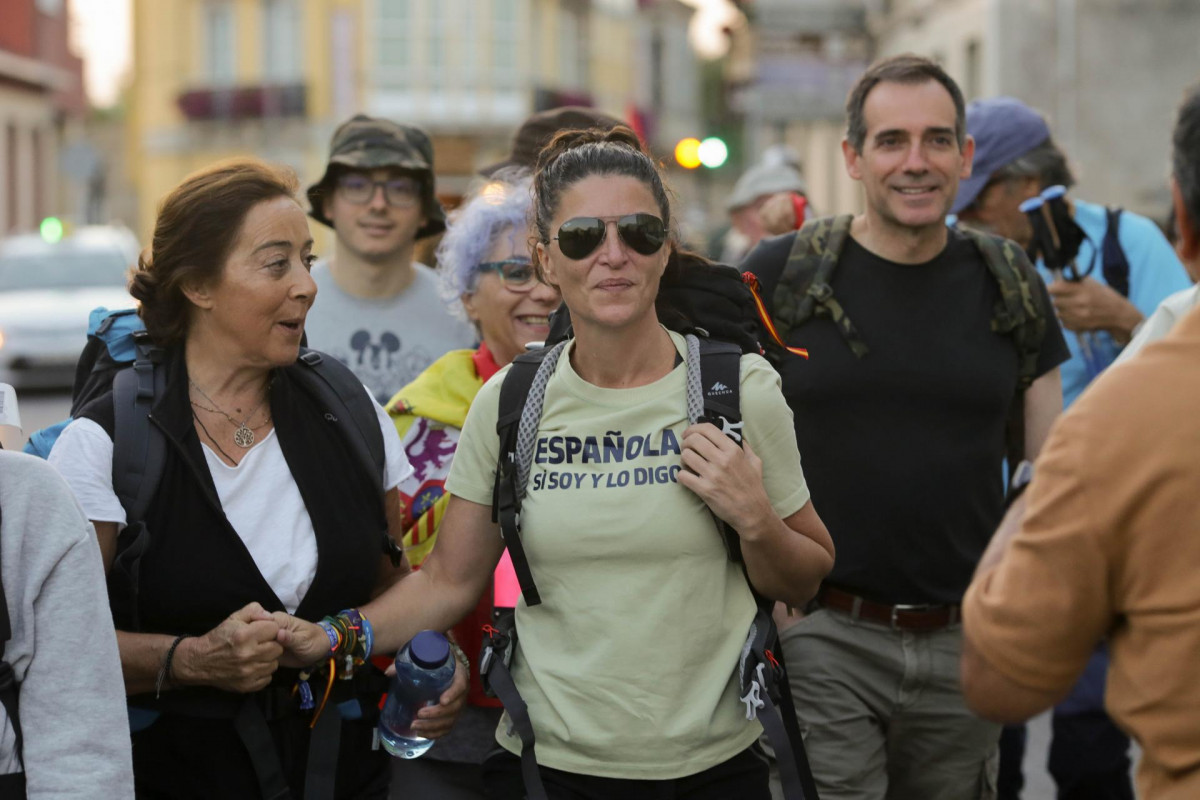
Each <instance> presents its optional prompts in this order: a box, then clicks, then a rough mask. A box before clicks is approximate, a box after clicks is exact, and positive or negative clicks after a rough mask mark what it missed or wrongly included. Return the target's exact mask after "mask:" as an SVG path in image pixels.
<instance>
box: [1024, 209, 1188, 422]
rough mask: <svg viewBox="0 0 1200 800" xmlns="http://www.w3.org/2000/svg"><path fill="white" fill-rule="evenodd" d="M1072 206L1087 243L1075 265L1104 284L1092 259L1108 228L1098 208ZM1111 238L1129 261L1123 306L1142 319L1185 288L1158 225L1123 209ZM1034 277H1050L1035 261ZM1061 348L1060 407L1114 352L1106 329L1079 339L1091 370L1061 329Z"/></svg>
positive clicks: (1185, 277)
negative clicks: (1064, 352)
mask: <svg viewBox="0 0 1200 800" xmlns="http://www.w3.org/2000/svg"><path fill="white" fill-rule="evenodd" d="M1073 203H1074V205H1075V222H1076V223H1078V225H1079V227H1080V228H1082V229H1083V232H1084V233H1085V234H1087V239H1086V240H1085V241H1084V243H1083V244H1082V245H1080V247H1079V255H1077V256H1076V257H1075V264H1076V266H1077V267H1078V268H1079V271H1080V272H1084V271H1085V270H1086V269H1087V268H1088V266H1089V265H1090V264H1092V263H1093V261H1094V262H1095V265H1096V266H1095V268H1094V269H1093V270H1092V272H1091V274H1090V275H1088V277H1089V278H1091V279H1092V280H1094V281H1096V282H1097V283H1102V284H1104V285H1106V286H1107V285H1108V282H1107V281H1105V280H1104V265H1103V264H1102V263H1101V259H1100V257H1099V256H1098V255H1097V251H1098V249H1100V248H1102V247H1103V243H1104V234H1105V232H1106V231H1107V230H1108V218H1107V215H1106V213H1105V208H1104V206H1098V205H1096V204H1094V203H1085V202H1083V201H1082V200H1073ZM1117 240H1118V241H1119V242H1120V243H1121V249H1122V250H1124V251H1125V260H1126V261H1128V262H1129V302H1131V303H1133V305H1134V306H1136V307H1137V310H1138V311H1140V312H1142V316H1144V317H1148V316H1150V315H1151V314H1152V313H1154V310H1155V309H1156V308H1158V304H1159V303H1161V302H1162V301H1163V300H1164V299H1165V298H1166V297H1167V296H1168V295H1170V294H1174V293H1175V292H1178V291H1180V290H1182V289H1186V288H1187V287H1188V286H1190V285H1191V280H1190V279H1189V278H1188V275H1187V272H1186V271H1185V270H1184V268H1183V264H1181V263H1180V262H1179V258H1178V257H1176V255H1175V251H1174V250H1173V249H1172V248H1171V245H1170V243H1169V242H1167V239H1166V237H1165V236H1163V235H1162V232H1161V231H1160V230H1159V229H1158V226H1157V225H1155V224H1154V223H1153V222H1151V221H1150V220H1149V219H1147V218H1146V217H1143V216H1140V215H1138V214H1133V213H1130V212H1129V211H1123V212H1121V219H1120V221H1119V227H1118V230H1117ZM1037 267H1038V274H1040V275H1041V276H1042V280H1043V281H1045V282H1046V284H1047V285H1049V284H1050V283H1051V282H1052V281H1053V280H1054V276H1052V275H1051V274H1050V271H1049V270H1048V269H1046V267H1045V266H1044V265H1043V264H1042V262H1041V261H1040V260H1039V261H1038V265H1037ZM1063 336H1064V338H1065V339H1066V340H1067V347H1068V348H1069V349H1070V351H1071V358H1070V360H1068V361H1066V362H1065V363H1064V364H1063V365H1062V367H1061V370H1062V390H1063V408H1067V407H1069V406H1070V405H1071V403H1073V402H1075V398H1076V397H1078V396H1079V394H1080V392H1082V391H1083V390H1084V389H1085V388H1087V385H1088V384H1089V383H1090V382H1091V381H1092V380H1093V379H1094V378H1095V374H1096V373H1098V372H1100V371H1101V370H1103V369H1105V368H1106V367H1108V365H1109V364H1111V363H1112V362H1113V360H1114V359H1116V357H1117V354H1118V353H1120V351H1121V347H1120V346H1118V345H1117V344H1116V343H1115V342H1114V341H1113V340H1112V336H1110V335H1109V333H1108V331H1089V332H1087V333H1086V334H1084V335H1083V338H1085V339H1086V341H1088V342H1089V343H1090V345H1091V350H1092V366H1091V367H1089V365H1088V363H1087V361H1086V360H1085V359H1084V356H1083V353H1082V352H1081V348H1080V338H1081V337H1080V336H1076V335H1075V333H1074V332H1072V331H1068V330H1065V329H1064V330H1063Z"/></svg>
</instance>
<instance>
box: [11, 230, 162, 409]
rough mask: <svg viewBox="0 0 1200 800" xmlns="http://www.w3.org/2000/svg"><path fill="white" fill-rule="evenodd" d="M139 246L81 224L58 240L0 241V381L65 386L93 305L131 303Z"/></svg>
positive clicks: (120, 234)
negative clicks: (131, 275) (132, 275)
mask: <svg viewBox="0 0 1200 800" xmlns="http://www.w3.org/2000/svg"><path fill="white" fill-rule="evenodd" d="M137 257H138V244H137V239H136V238H135V237H134V235H133V234H132V233H131V232H129V231H128V230H125V229H123V228H112V227H100V226H95V227H84V228H80V229H79V230H78V231H77V232H76V233H74V234H72V235H71V236H68V237H66V238H64V239H62V240H61V241H59V242H55V243H49V242H46V241H43V240H42V238H41V237H40V236H37V235H32V234H30V235H20V236H11V237H9V238H7V239H3V240H0V383H9V384H12V385H13V386H15V387H18V388H70V387H71V385H72V382H73V380H74V377H75V363H76V361H77V360H78V359H79V354H80V353H81V352H82V351H83V346H84V344H86V342H87V326H88V314H89V313H90V312H91V311H92V309H94V308H96V307H97V306H104V307H106V308H109V309H119V308H131V307H133V306H134V305H135V301H134V299H133V298H132V297H131V296H130V295H129V292H128V291H127V290H126V282H127V279H128V275H129V270H130V268H131V267H133V266H134V264H135V263H136V262H137Z"/></svg>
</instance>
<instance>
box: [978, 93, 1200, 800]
mask: <svg viewBox="0 0 1200 800" xmlns="http://www.w3.org/2000/svg"><path fill="white" fill-rule="evenodd" d="M1174 151H1175V154H1174V174H1173V176H1172V195H1173V199H1174V206H1175V219H1176V222H1177V224H1178V227H1179V235H1180V250H1181V252H1182V253H1183V255H1184V257H1185V258H1189V257H1192V256H1194V255H1195V254H1197V253H1200V87H1197V88H1196V89H1194V90H1192V91H1191V92H1190V93H1189V95H1188V97H1187V99H1186V100H1185V101H1184V103H1183V105H1182V107H1181V109H1180V112H1179V119H1178V122H1177V124H1176V127H1175V135H1174ZM1197 363H1200V311H1197V310H1195V309H1193V310H1192V311H1190V312H1189V313H1188V314H1187V316H1185V317H1184V318H1183V319H1182V320H1181V321H1180V322H1179V323H1178V325H1177V326H1176V328H1175V330H1173V331H1172V333H1171V334H1170V335H1168V336H1167V337H1166V338H1164V339H1162V340H1161V341H1159V342H1156V343H1154V344H1152V345H1150V346H1148V347H1147V348H1146V349H1145V350H1144V351H1143V352H1142V353H1141V354H1140V355H1139V356H1138V357H1137V358H1135V359H1132V360H1130V361H1128V362H1126V363H1123V364H1119V365H1117V366H1116V367H1115V368H1113V369H1111V370H1109V371H1108V372H1106V373H1105V374H1104V376H1103V377H1102V378H1101V379H1100V380H1098V381H1096V382H1095V384H1094V385H1093V386H1092V387H1090V388H1089V390H1088V391H1087V392H1086V393H1085V394H1084V395H1083V396H1082V397H1081V398H1080V399H1079V401H1078V402H1077V403H1076V404H1075V405H1074V406H1073V407H1072V408H1071V410H1070V411H1069V412H1067V413H1066V414H1065V415H1064V416H1063V417H1061V418H1060V419H1059V421H1058V423H1057V424H1056V425H1055V427H1054V429H1053V430H1052V431H1051V434H1050V438H1049V440H1048V442H1047V443H1046V445H1045V447H1044V448H1043V449H1042V452H1041V455H1040V456H1039V458H1038V461H1037V464H1036V474H1035V475H1034V477H1033V479H1032V481H1031V482H1030V483H1029V490H1028V492H1027V493H1026V494H1024V495H1021V496H1019V497H1017V499H1016V500H1015V502H1013V504H1012V507H1011V508H1010V510H1009V512H1008V514H1007V516H1006V517H1005V519H1004V521H1003V522H1002V523H1001V526H1000V529H999V530H998V531H997V533H996V535H995V537H994V538H993V540H992V543H991V545H990V546H989V548H988V551H987V553H985V555H984V558H983V560H982V561H981V562H980V565H979V568H978V570H977V571H976V574H975V578H974V580H973V581H972V583H971V587H970V588H969V589H968V591H967V594H966V597H965V599H964V601H963V623H964V630H965V634H966V635H965V643H964V648H963V656H962V683H963V691H964V693H965V695H966V698H967V702H968V704H969V705H970V706H971V708H972V709H973V710H974V711H975V712H976V713H978V714H980V715H982V716H984V717H987V718H990V719H994V720H998V721H1004V722H1016V721H1020V720H1024V719H1026V718H1028V717H1031V716H1033V715H1034V714H1037V713H1038V712H1040V711H1042V710H1044V709H1046V708H1049V707H1050V706H1051V705H1053V704H1054V703H1055V702H1056V701H1057V700H1058V699H1060V698H1061V697H1062V696H1063V695H1064V694H1066V692H1067V691H1068V690H1069V689H1070V687H1071V686H1072V684H1073V683H1074V682H1075V680H1076V678H1078V676H1079V674H1080V672H1082V670H1083V668H1084V666H1085V665H1086V663H1087V660H1088V657H1089V655H1090V654H1091V652H1092V650H1093V648H1094V647H1095V645H1096V644H1097V642H1099V641H1101V640H1105V639H1107V641H1108V646H1109V650H1110V652H1111V657H1112V662H1111V666H1110V669H1109V675H1108V691H1107V694H1106V697H1105V705H1106V707H1107V710H1108V712H1109V714H1110V715H1111V716H1112V718H1113V720H1114V721H1116V723H1117V724H1118V725H1120V726H1121V727H1122V728H1123V729H1125V730H1126V731H1128V732H1129V734H1130V735H1131V736H1133V737H1134V738H1135V739H1136V740H1137V741H1138V742H1139V744H1140V745H1141V746H1142V749H1143V757H1142V763H1141V767H1140V769H1139V772H1138V785H1139V790H1140V791H1139V793H1140V796H1141V797H1142V798H1143V800H1183V798H1195V797H1200V725H1197V719H1200V684H1197V682H1196V680H1195V671H1196V667H1195V665H1196V663H1197V661H1198V660H1200V581H1197V580H1196V575H1197V571H1198V570H1200V536H1198V535H1197V532H1200V503H1198V502H1197V500H1196V493H1195V492H1196V486H1197V485H1200V458H1197V452H1198V450H1200V415H1198V414H1197V413H1196V408H1197V406H1196V399H1197V397H1200V370H1197V369H1196V364H1197ZM1020 489H1021V487H1020V486H1018V485H1017V483H1016V482H1014V491H1015V492H1019V491H1020Z"/></svg>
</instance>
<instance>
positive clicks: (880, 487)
mask: <svg viewBox="0 0 1200 800" xmlns="http://www.w3.org/2000/svg"><path fill="white" fill-rule="evenodd" d="M847 116H848V130H847V138H846V140H845V141H844V142H843V143H842V148H843V152H844V155H845V160H846V169H847V171H848V172H849V174H850V176H851V177H852V178H854V179H855V180H858V181H859V182H860V183H862V185H863V191H864V194H865V197H866V211H865V212H864V213H863V214H862V215H860V216H858V217H856V218H854V220H853V222H852V223H851V224H850V229H849V236H847V237H846V241H845V245H844V247H843V248H842V251H841V254H840V258H839V260H838V263H837V267H836V268H835V269H834V271H833V274H832V278H831V280H830V285H831V287H832V290H833V295H834V296H835V297H836V298H837V301H838V303H839V304H840V308H841V309H842V310H844V312H845V314H846V316H848V317H852V318H853V323H854V327H855V328H856V329H857V335H858V339H860V340H861V341H862V342H864V343H866V344H867V345H868V347H869V352H868V353H866V355H864V356H862V357H859V356H856V355H855V354H854V353H853V352H852V351H851V348H850V347H849V346H848V344H847V340H846V339H845V338H844V336H845V331H844V330H842V329H839V327H838V326H837V325H835V324H834V322H833V321H832V320H831V319H830V318H822V317H817V318H814V319H813V320H812V321H810V322H808V323H807V324H804V325H801V326H799V327H798V328H796V329H794V330H792V331H791V332H790V333H789V335H788V340H787V342H786V343H787V344H789V345H794V344H802V345H803V346H804V347H806V348H808V350H809V351H810V353H811V354H812V357H811V360H809V361H801V360H799V359H793V360H791V361H784V362H783V365H782V367H781V369H780V372H781V375H782V380H783V389H784V393H785V395H786V396H787V399H788V403H789V404H790V406H791V407H792V410H793V411H794V413H795V425H796V436H797V440H798V443H799V446H800V452H801V455H802V457H803V458H804V466H805V474H806V475H807V476H808V479H809V485H810V486H811V488H812V493H813V499H814V502H815V503H817V504H818V505H819V506H820V508H821V514H822V518H823V519H825V521H826V524H827V525H828V527H829V530H830V533H831V534H832V535H833V537H834V542H835V544H836V546H837V561H836V564H835V566H834V570H833V572H832V573H831V574H830V576H829V578H828V580H827V581H826V583H825V584H824V585H823V587H822V590H821V593H820V594H819V595H818V598H817V601H816V605H817V606H818V607H819V610H815V611H813V612H812V613H810V614H808V615H807V616H806V617H805V618H804V619H803V620H801V621H800V622H798V623H796V624H794V625H793V626H791V627H789V628H788V629H787V630H786V631H785V632H784V633H783V646H784V651H785V653H786V656H787V660H788V664H789V669H790V671H791V673H792V687H793V694H794V696H795V701H796V709H797V713H798V714H799V716H800V718H801V724H802V726H803V727H804V728H805V730H806V744H807V746H808V748H809V757H810V759H811V761H812V765H813V770H814V773H815V775H816V777H817V783H818V786H819V788H820V792H821V796H822V798H824V800H837V799H838V798H855V799H856V800H857V799H858V798H862V799H863V800H865V799H866V798H872V799H875V798H884V797H888V798H911V797H920V798H923V800H943V799H945V800H949V799H950V798H955V799H957V798H962V800H967V798H971V799H972V800H974V799H975V798H980V797H988V796H991V795H990V793H989V789H988V787H989V786H993V787H994V782H995V752H996V741H997V738H998V736H999V727H998V726H996V725H993V724H992V723H989V722H985V721H982V720H980V719H978V718H976V717H974V716H973V715H972V714H971V713H970V712H969V711H968V710H967V709H966V706H965V704H964V703H963V700H962V696H961V692H960V690H959V682H958V659H959V653H960V650H961V644H962V639H961V629H960V626H959V624H958V604H959V602H960V601H961V599H962V595H963V592H964V590H965V589H966V586H967V584H968V583H969V581H970V579H971V574H972V572H973V570H974V568H975V564H976V563H977V562H978V560H979V558H980V557H981V555H982V554H983V551H984V548H985V547H986V545H987V542H988V539H989V537H990V536H991V533H992V531H993V530H994V529H995V527H996V523H997V522H998V521H999V519H1000V517H1001V514H1002V509H1003V491H1004V489H1003V481H1002V463H1003V460H1004V456H1005V443H1004V428H1005V422H1006V420H1007V419H1008V417H1009V412H1010V407H1011V406H1012V404H1013V403H1014V402H1023V403H1024V410H1025V441H1024V445H1025V452H1026V454H1027V456H1028V457H1029V458H1031V459H1032V458H1033V457H1034V455H1036V453H1037V451H1038V449H1039V448H1040V447H1041V444H1042V442H1043V440H1044V439H1045V437H1046V433H1047V431H1048V429H1049V427H1050V424H1051V422H1052V421H1053V420H1054V417H1055V416H1056V415H1057V413H1058V410H1059V408H1060V407H1061V402H1062V399H1061V397H1062V396H1061V386H1060V381H1059V375H1058V364H1060V363H1061V362H1062V361H1063V360H1065V359H1066V357H1067V350H1066V346H1065V344H1064V342H1063V339H1062V335H1061V333H1060V332H1059V330H1058V326H1057V325H1053V324H1048V325H1045V326H1044V328H1045V335H1044V337H1043V339H1042V341H1041V343H1040V345H1039V346H1038V347H1037V366H1036V370H1034V374H1033V376H1032V377H1033V378H1034V380H1033V383H1032V385H1031V386H1030V387H1029V388H1028V390H1027V391H1026V392H1025V393H1024V395H1023V398H1024V399H1023V401H1018V400H1015V399H1014V398H1018V397H1020V396H1021V395H1019V394H1018V392H1017V388H1018V381H1019V378H1020V368H1021V359H1020V354H1019V352H1018V349H1017V347H1016V345H1015V344H1014V340H1013V338H1012V337H1011V336H1009V335H1005V334H998V333H995V332H993V330H992V320H993V317H994V316H995V307H996V304H997V300H998V299H999V298H1000V294H1001V288H1000V284H999V283H998V282H997V279H996V278H994V277H993V276H992V273H991V271H990V270H989V268H988V265H987V263H986V262H985V261H984V259H983V257H982V255H981V253H980V250H979V249H978V247H977V246H976V244H975V242H974V241H973V240H972V239H970V238H968V237H967V236H966V235H964V234H962V233H959V232H957V231H954V230H951V229H949V228H947V227H946V225H945V216H946V213H947V211H948V209H949V208H950V205H951V203H952V202H953V200H954V197H955V193H956V191H957V187H958V181H959V180H960V179H962V178H966V177H967V176H969V175H970V170H971V158H972V155H973V150H974V143H973V142H972V141H971V139H970V138H969V137H967V136H966V132H965V121H964V106H963V99H962V94H961V92H960V91H959V89H958V86H957V85H955V83H954V82H953V81H952V80H951V79H950V78H949V76H947V75H946V73H945V72H944V71H943V70H942V69H941V68H940V67H938V66H937V65H936V64H934V63H933V62H930V61H927V60H925V59H922V58H918V57H916V56H899V57H895V58H892V59H888V60H886V61H883V62H880V63H879V64H876V65H875V66H873V67H871V68H870V69H869V70H868V71H867V72H866V73H865V74H864V75H863V77H862V78H861V79H860V80H859V82H858V84H857V85H856V87H855V88H854V90H853V91H852V92H851V95H850V98H849V101H848V103H847ZM794 240H795V234H792V235H787V236H782V237H778V238H775V239H769V240H766V241H764V242H763V243H761V244H760V245H759V246H758V248H757V249H755V250H754V251H753V252H752V253H751V254H750V255H749V256H748V257H747V259H746V261H745V262H744V264H743V268H744V269H745V270H747V271H750V272H753V273H755V274H756V275H757V276H758V277H759V279H760V281H761V283H762V285H763V287H764V289H765V291H764V296H765V297H766V298H767V300H768V302H770V301H771V299H772V294H773V291H774V289H775V287H776V285H777V284H778V282H779V277H780V275H781V273H782V272H783V270H784V268H785V266H786V264H787V262H788V259H789V254H790V252H791V249H792V245H793V243H794ZM1029 274H1030V275H1032V272H1030V273H1029ZM1031 288H1032V290H1033V292H1035V293H1039V294H1040V295H1041V308H1043V309H1049V308H1050V304H1049V300H1048V298H1047V297H1046V295H1045V288H1044V286H1042V284H1041V283H1040V282H1038V281H1036V279H1033V283H1032V284H1031ZM774 299H776V300H778V298H774Z"/></svg>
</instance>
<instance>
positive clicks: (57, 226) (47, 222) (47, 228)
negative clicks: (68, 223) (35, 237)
mask: <svg viewBox="0 0 1200 800" xmlns="http://www.w3.org/2000/svg"><path fill="white" fill-rule="evenodd" d="M38 231H39V232H40V233H41V234H42V240H43V241H45V242H46V243H47V244H55V243H57V242H60V241H62V238H63V223H62V220H61V219H59V218H58V217H46V218H45V219H44V220H42V224H41V225H40V226H39V227H38Z"/></svg>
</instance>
